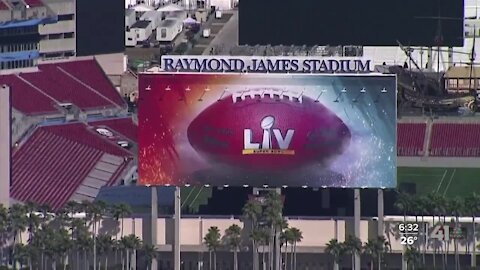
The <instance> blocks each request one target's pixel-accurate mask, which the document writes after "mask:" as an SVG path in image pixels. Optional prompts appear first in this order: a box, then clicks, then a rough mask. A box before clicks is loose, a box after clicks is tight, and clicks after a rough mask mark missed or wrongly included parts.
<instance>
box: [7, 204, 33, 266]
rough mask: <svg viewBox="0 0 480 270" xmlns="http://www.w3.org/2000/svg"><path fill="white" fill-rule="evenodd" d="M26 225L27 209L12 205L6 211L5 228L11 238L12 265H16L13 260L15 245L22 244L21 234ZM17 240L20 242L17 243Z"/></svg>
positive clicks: (19, 205)
mask: <svg viewBox="0 0 480 270" xmlns="http://www.w3.org/2000/svg"><path fill="white" fill-rule="evenodd" d="M27 224H28V221H27V209H26V208H25V207H24V206H23V205H21V204H14V205H12V206H11V207H10V209H9V210H8V218H7V228H8V232H9V234H10V237H12V238H13V249H12V256H13V264H14V265H16V260H15V257H16V256H15V252H16V250H15V248H16V244H17V243H21V242H22V235H21V232H23V231H25V229H26V227H27ZM18 239H19V240H20V241H17V240H18Z"/></svg>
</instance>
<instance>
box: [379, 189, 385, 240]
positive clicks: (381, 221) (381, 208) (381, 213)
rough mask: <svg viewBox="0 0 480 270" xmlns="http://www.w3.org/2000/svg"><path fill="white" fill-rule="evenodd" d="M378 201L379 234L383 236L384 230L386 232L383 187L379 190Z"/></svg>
mask: <svg viewBox="0 0 480 270" xmlns="http://www.w3.org/2000/svg"><path fill="white" fill-rule="evenodd" d="M377 203H378V208H377V211H378V213H377V216H378V236H379V237H382V236H383V232H384V224H385V220H384V206H383V205H384V204H383V189H378V190H377Z"/></svg>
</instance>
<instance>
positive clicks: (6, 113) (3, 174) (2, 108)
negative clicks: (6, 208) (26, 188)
mask: <svg viewBox="0 0 480 270" xmlns="http://www.w3.org/2000/svg"><path fill="white" fill-rule="evenodd" d="M10 112H11V106H10V88H8V87H7V86H4V85H2V86H0V204H3V205H9V199H10V156H11V155H10V149H11V145H10V133H11V129H10V117H11V116H10Z"/></svg>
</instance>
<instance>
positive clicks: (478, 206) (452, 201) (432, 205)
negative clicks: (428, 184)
mask: <svg viewBox="0 0 480 270" xmlns="http://www.w3.org/2000/svg"><path fill="white" fill-rule="evenodd" d="M395 206H396V207H397V209H399V210H400V211H401V212H402V214H403V216H404V222H406V217H407V215H413V216H415V222H416V223H417V224H421V226H423V227H422V228H420V230H421V232H427V231H432V228H430V227H429V226H431V225H430V224H429V223H427V222H425V217H431V220H432V225H433V227H435V226H436V225H438V224H445V223H452V224H453V226H454V227H459V226H460V221H459V218H460V217H461V216H470V217H471V218H472V225H471V226H472V227H471V230H472V234H470V235H471V239H467V240H468V241H471V242H472V243H473V245H472V246H473V247H476V246H477V243H476V235H477V233H476V231H477V230H476V222H475V218H476V216H477V215H479V213H480V195H478V194H476V193H473V194H471V195H470V196H468V197H466V198H462V197H454V198H449V197H446V196H445V194H443V195H442V194H439V193H437V192H433V193H430V194H426V195H409V194H405V193H400V194H399V196H398V199H397V201H396V203H395ZM447 216H450V217H452V218H451V219H450V220H447ZM424 236H425V237H423V241H418V242H417V244H416V246H415V251H416V252H419V254H421V256H420V257H421V259H420V261H421V265H422V266H425V260H426V259H425V257H426V253H427V248H428V247H429V245H430V246H432V247H433V257H432V258H433V267H436V266H437V262H436V258H437V256H436V254H437V251H438V249H439V248H441V249H442V250H443V254H441V255H442V257H441V258H442V262H441V263H442V268H443V267H446V266H447V263H448V261H447V259H448V250H449V247H450V244H451V242H450V241H438V240H436V239H429V241H425V240H426V239H428V238H429V236H428V235H424ZM453 245H454V255H455V256H454V258H455V269H459V268H460V256H459V247H458V245H459V241H458V239H456V238H455V239H453ZM408 252H409V253H410V254H416V253H415V252H414V250H408ZM471 253H472V256H475V255H476V250H475V248H472V250H471ZM413 261H414V262H415V263H417V260H416V257H415V260H413ZM473 262H474V261H472V267H476V265H475V263H473Z"/></svg>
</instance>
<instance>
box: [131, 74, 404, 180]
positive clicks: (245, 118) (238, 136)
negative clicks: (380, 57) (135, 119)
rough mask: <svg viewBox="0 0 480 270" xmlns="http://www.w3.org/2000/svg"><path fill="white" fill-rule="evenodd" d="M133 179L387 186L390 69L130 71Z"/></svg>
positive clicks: (392, 132) (391, 141)
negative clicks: (133, 74)
mask: <svg viewBox="0 0 480 270" xmlns="http://www.w3.org/2000/svg"><path fill="white" fill-rule="evenodd" d="M139 91H140V99H139V129H140V132H139V148H140V149H139V164H140V165H139V174H140V183H141V184H143V185H185V184H191V185H206V184H209V185H213V186H221V185H231V186H244V185H249V186H256V187H261V186H264V185H269V186H275V187H281V186H284V185H286V186H298V187H299V186H310V187H367V188H379V187H385V188H393V187H395V186H396V166H395V165H396V139H395V138H396V106H395V105H396V78H395V76H390V75H368V74H363V75H360V74H357V75H331V74H329V75H326V74H228V73H224V74H212V73H210V74H207V73H203V74H202V73H190V74H186V73H141V74H139Z"/></svg>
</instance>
